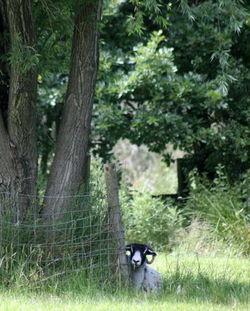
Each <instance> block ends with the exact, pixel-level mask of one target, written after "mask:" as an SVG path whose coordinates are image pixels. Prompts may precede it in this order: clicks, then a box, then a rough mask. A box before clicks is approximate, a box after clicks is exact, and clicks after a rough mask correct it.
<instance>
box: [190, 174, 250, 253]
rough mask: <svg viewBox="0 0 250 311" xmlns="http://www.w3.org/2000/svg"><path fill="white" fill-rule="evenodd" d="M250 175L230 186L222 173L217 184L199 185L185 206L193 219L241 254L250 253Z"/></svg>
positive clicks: (216, 181) (199, 183)
mask: <svg viewBox="0 0 250 311" xmlns="http://www.w3.org/2000/svg"><path fill="white" fill-rule="evenodd" d="M249 181H250V174H248V175H246V176H245V179H244V180H243V181H242V182H239V183H237V184H234V185H231V184H230V183H229V182H228V180H227V178H226V177H225V176H224V175H223V174H219V175H218V178H217V179H216V180H215V183H214V184H212V185H211V184H206V183H204V182H203V183H201V182H198V183H197V184H196V188H195V189H194V190H193V191H192V193H191V195H190V198H189V200H188V202H187V205H186V214H187V215H188V216H189V217H190V218H191V219H196V220H198V221H199V222H201V223H203V224H205V225H207V227H208V228H209V230H208V233H210V234H213V237H214V238H215V239H218V240H221V241H224V243H225V244H226V245H227V247H228V248H231V249H235V250H236V252H237V253H238V254H245V255H247V254H250V196H249V194H250V183H249Z"/></svg>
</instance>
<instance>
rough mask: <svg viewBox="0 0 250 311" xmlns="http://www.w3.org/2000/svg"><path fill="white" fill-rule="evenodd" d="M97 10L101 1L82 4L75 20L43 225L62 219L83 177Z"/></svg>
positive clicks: (95, 60) (93, 79) (93, 78)
mask: <svg viewBox="0 0 250 311" xmlns="http://www.w3.org/2000/svg"><path fill="white" fill-rule="evenodd" d="M101 7H102V1H101V0H92V1H83V4H82V6H81V7H80V8H79V12H78V13H77V14H76V17H75V27H74V35H73V43H72V54H71V67H70V75H69V84H68V89H67V94H66V100H65V104H64V108H63V114H62V119H61V124H60V129H59V133H58V137H57V142H56V151H55V157H54V160H53V163H52V167H51V172H50V176H49V180H48V187H47V191H46V197H45V201H44V209H43V211H42V217H43V219H44V220H45V222H49V221H51V220H52V219H54V220H57V219H60V218H61V217H62V215H63V213H64V212H65V211H66V210H67V208H68V207H69V205H70V198H68V196H70V195H71V194H74V193H76V192H77V191H78V190H79V186H80V185H82V184H83V183H84V180H83V176H86V175H87V174H86V172H85V171H86V169H87V167H86V161H85V160H86V159H87V158H88V151H89V136H90V122H91V114H92V106H93V100H94V90H95V83H96V74H97V69H98V59H99V53H98V40H99V36H98V21H99V20H100V16H101ZM65 196H66V197H65Z"/></svg>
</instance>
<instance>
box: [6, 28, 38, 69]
mask: <svg viewBox="0 0 250 311" xmlns="http://www.w3.org/2000/svg"><path fill="white" fill-rule="evenodd" d="M40 56H41V55H40V54H38V52H37V50H36V49H35V47H34V46H28V45H26V44H24V42H23V40H22V38H21V37H20V35H19V34H17V35H15V37H14V39H13V43H12V50H11V53H10V55H9V56H8V57H7V60H8V62H9V63H10V64H11V65H12V66H14V67H16V68H18V69H19V70H20V72H21V73H26V72H27V71H29V70H32V69H34V68H35V67H37V65H38V63H39V60H40Z"/></svg>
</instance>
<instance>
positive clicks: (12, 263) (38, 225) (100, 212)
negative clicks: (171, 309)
mask: <svg viewBox="0 0 250 311" xmlns="http://www.w3.org/2000/svg"><path fill="white" fill-rule="evenodd" d="M24 199H27V196H22V195H18V196H17V195H14V194H12V193H0V215H1V217H0V267H1V269H0V278H1V281H2V283H3V282H6V280H8V279H9V276H10V275H11V276H12V277H13V276H14V275H15V274H18V273H19V274H20V272H21V273H23V274H24V275H25V276H27V277H29V276H32V277H34V278H36V279H37V280H38V281H39V280H42V279H46V278H48V277H53V276H58V275H65V274H68V273H73V272H76V273H78V272H84V273H85V275H86V278H89V279H96V278H97V279H98V280H104V279H110V277H111V276H112V275H114V272H115V271H117V269H119V267H118V263H117V260H116V258H117V254H118V250H117V246H116V243H115V236H116V232H115V231H114V229H113V228H114V226H113V224H112V223H111V222H110V219H111V218H110V214H109V213H110V212H109V210H108V207H107V204H106V202H105V199H103V202H101V203H100V202H99V204H93V198H92V197H91V196H90V195H78V196H67V199H70V204H69V208H68V209H67V211H65V212H63V213H61V214H60V217H55V219H56V220H53V218H52V220H50V221H49V222H45V221H44V215H43V217H42V216H41V211H42V207H43V199H44V197H43V196H41V197H37V196H28V199H29V206H28V209H27V211H26V212H25V217H23V218H22V219H21V220H20V219H18V217H17V215H16V214H17V211H19V210H20V209H19V205H21V204H22V203H23V200H24ZM55 199H56V200H58V199H62V200H63V199H65V196H62V197H58V196H56V197H55ZM45 218H46V217H45ZM34 271H35V273H33V272H34Z"/></svg>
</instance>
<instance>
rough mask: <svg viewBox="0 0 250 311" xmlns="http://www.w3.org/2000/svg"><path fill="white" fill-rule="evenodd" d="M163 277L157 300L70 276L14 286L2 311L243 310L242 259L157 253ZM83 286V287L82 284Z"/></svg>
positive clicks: (245, 274)
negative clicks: (31, 284) (37, 284)
mask: <svg viewBox="0 0 250 311" xmlns="http://www.w3.org/2000/svg"><path fill="white" fill-rule="evenodd" d="M154 266H155V268H157V269H158V270H159V271H160V272H161V273H162V275H163V277H164V290H163V291H162V293H161V294H159V295H149V294H147V295H146V294H143V293H139V292H135V291H133V290H131V289H127V288H123V287H122V286H109V285H107V284H102V285H101V286H100V285H98V286H95V284H93V283H91V282H89V283H88V285H86V282H85V280H83V278H82V276H81V274H80V273H79V274H78V275H76V274H74V275H71V276H68V277H65V278H64V279H60V280H58V281H56V280H54V281H53V282H50V283H49V284H46V283H45V284H43V285H42V286H40V287H38V288H35V287H34V288H32V286H27V287H26V285H25V282H24V283H22V282H17V284H16V285H15V286H12V287H11V288H9V289H6V288H5V289H1V292H0V310H3V311H33V310H35V311H44V310H46V311H59V310H60V311H66V310H70V311H82V310H88V311H98V310H100V311H112V310H116V311H123V310H133V311H142V310H143V311H147V310H171V311H175V310H176V311H191V310H192V311H212V310H214V311H219V310H221V311H229V310H236V311H243V310H245V311H249V310H250V261H249V259H248V258H243V257H230V256H222V255H221V256H219V255H216V256H214V255H198V254H194V253H189V254H187V253H182V252H181V251H176V252H173V253H172V254H168V255H164V254H160V255H159V256H158V257H157V259H156V260H155V263H154ZM83 284H85V285H83Z"/></svg>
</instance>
